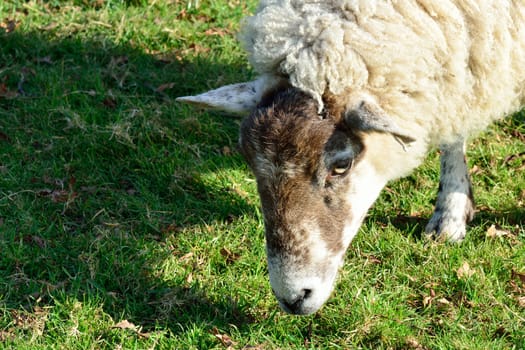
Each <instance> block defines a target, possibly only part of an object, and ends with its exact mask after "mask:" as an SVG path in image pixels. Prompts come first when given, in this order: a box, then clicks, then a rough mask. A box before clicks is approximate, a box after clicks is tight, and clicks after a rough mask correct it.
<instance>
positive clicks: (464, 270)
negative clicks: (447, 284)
mask: <svg viewBox="0 0 525 350" xmlns="http://www.w3.org/2000/svg"><path fill="white" fill-rule="evenodd" d="M475 273H476V271H475V270H473V269H472V268H471V267H470V265H469V263H468V262H466V261H464V262H463V265H461V267H460V268H459V269H458V270H457V271H456V275H457V276H458V278H459V279H460V280H461V279H468V278H470V277H472V275H474V274H475Z"/></svg>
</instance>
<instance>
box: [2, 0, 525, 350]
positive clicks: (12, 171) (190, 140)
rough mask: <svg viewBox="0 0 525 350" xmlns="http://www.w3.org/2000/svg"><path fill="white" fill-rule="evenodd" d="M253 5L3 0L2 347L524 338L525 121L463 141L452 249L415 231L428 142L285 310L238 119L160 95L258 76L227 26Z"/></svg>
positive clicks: (427, 176)
mask: <svg viewBox="0 0 525 350" xmlns="http://www.w3.org/2000/svg"><path fill="white" fill-rule="evenodd" d="M255 5H256V4H255V1H249V2H244V1H236V0H231V1H214V0H201V1H178V0H172V1H150V2H147V1H140V0H137V1H127V2H124V1H111V0H106V1H104V0H98V1H86V0H84V1H80V0H78V1H37V0H28V1H21V0H20V1H18V0H11V1H7V2H5V1H4V2H1V3H0V21H3V22H0V347H2V348H13V349H153V348H156V349H168V348H170V349H171V348H176V349H209V348H217V349H221V348H228V347H229V348H233V349H242V348H245V349H248V348H252V349H253V348H255V349H276V348H281V349H290V348H291V349H303V348H333V349H338V348H341V349H349V348H355V349H523V348H525V281H524V280H525V229H524V222H525V204H524V203H525V176H524V175H523V174H524V164H525V159H524V158H523V152H525V136H524V135H525V127H524V126H523V121H524V116H525V114H517V115H515V116H514V117H513V118H510V119H507V120H506V121H503V122H501V123H500V124H498V125H496V126H493V127H492V128H491V129H489V130H488V131H487V132H486V133H484V134H483V135H481V137H480V138H478V139H476V140H473V141H472V142H471V145H470V147H469V163H470V165H471V167H473V168H474V170H473V173H472V176H473V182H474V187H475V193H476V196H477V201H478V210H479V212H478V213H477V217H476V219H475V220H474V222H473V224H472V226H471V229H470V232H469V235H468V237H467V239H466V240H465V242H464V243H463V244H461V245H454V244H438V243H433V242H428V241H426V240H425V239H423V238H421V232H422V230H423V227H424V223H425V221H426V220H427V219H428V218H429V216H430V215H431V211H432V205H433V200H434V197H435V193H436V189H437V182H438V161H437V154H436V153H435V152H434V153H432V154H430V155H429V158H428V160H427V161H426V162H425V164H424V165H423V166H422V167H421V168H420V169H418V170H417V171H416V172H415V173H414V174H413V175H412V176H410V177H408V178H406V179H403V180H401V181H398V182H396V183H392V184H390V185H389V187H388V188H387V190H385V191H384V192H383V194H382V196H381V197H380V199H379V200H378V202H377V203H376V205H375V206H374V208H373V209H372V210H371V211H370V213H369V216H368V218H367V220H366V222H365V224H364V225H363V228H362V230H361V233H360V234H359V235H358V237H357V238H356V239H355V241H354V242H353V244H352V245H351V247H350V249H349V250H348V253H347V257H346V265H345V266H344V267H343V268H342V270H341V276H340V279H339V282H338V285H337V288H336V291H335V292H334V295H333V296H332V298H331V299H330V301H329V302H328V303H327V305H325V307H324V308H323V309H322V310H321V311H320V312H319V313H317V314H316V315H313V316H309V317H295V316H290V315H286V314H284V313H282V312H281V311H279V309H278V306H277V304H276V302H275V300H274V298H273V296H272V294H271V289H270V287H269V283H268V276H267V271H266V262H265V252H264V237H263V226H262V220H261V214H260V211H259V209H258V206H259V204H258V198H257V195H256V189H255V185H254V182H253V179H252V177H251V175H250V173H249V171H248V169H247V167H246V165H245V164H244V162H243V160H242V159H241V157H240V155H239V154H238V153H237V152H236V146H235V144H236V138H237V129H238V126H239V120H237V119H232V118H228V117H227V116H223V115H220V114H215V113H206V112H202V111H197V110H194V109H192V108H190V107H187V106H183V105H179V104H177V103H175V102H174V98H175V97H176V96H180V95H186V94H191V93H197V92H201V91H204V90H206V89H209V88H213V87H217V86H220V85H222V84H227V83H233V82H238V81H242V80H247V79H250V78H252V77H253V72H252V71H251V70H250V67H249V66H248V65H247V63H246V59H245V56H244V55H243V53H242V51H241V50H240V48H239V47H238V45H237V43H236V41H235V36H234V33H235V32H236V30H238V28H239V24H238V23H239V21H240V19H241V18H242V17H243V16H245V15H247V14H249V13H250V12H251V11H253V9H254V8H255ZM492 225H495V227H496V228H497V229H498V230H499V231H495V230H494V228H491V226H492Z"/></svg>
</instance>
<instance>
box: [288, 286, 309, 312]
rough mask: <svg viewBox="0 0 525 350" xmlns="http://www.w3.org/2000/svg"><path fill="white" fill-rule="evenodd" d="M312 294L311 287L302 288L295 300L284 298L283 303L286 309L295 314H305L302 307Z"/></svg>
mask: <svg viewBox="0 0 525 350" xmlns="http://www.w3.org/2000/svg"><path fill="white" fill-rule="evenodd" d="M311 295H312V290H311V289H303V290H301V292H300V293H299V295H298V296H297V297H296V298H295V299H294V300H291V301H288V300H282V301H281V303H282V306H283V309H284V311H286V312H288V313H291V314H294V315H299V314H303V313H304V312H303V311H302V307H303V304H304V301H305V300H306V299H308V298H309V297H310V296H311Z"/></svg>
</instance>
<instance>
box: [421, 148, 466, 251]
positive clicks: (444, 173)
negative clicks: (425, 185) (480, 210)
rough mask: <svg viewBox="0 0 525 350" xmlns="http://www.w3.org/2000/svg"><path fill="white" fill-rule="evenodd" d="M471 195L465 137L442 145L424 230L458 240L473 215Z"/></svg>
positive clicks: (439, 236) (440, 237) (453, 240)
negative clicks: (435, 189) (435, 191)
mask: <svg viewBox="0 0 525 350" xmlns="http://www.w3.org/2000/svg"><path fill="white" fill-rule="evenodd" d="M474 210H475V204H474V197H473V194H472V186H471V184H470V177H469V173H468V168H467V162H466V158H465V141H464V140H460V141H458V142H455V143H451V144H447V145H442V146H441V174H440V180H439V191H438V196H437V201H436V208H435V209H434V214H433V215H432V218H431V219H430V221H429V223H428V224H427V226H426V228H425V231H426V233H427V234H429V235H433V236H434V237H435V238H439V239H446V240H449V241H452V242H458V241H461V240H463V238H465V234H466V224H467V222H469V221H470V220H472V219H473V217H474Z"/></svg>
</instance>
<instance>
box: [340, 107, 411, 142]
mask: <svg viewBox="0 0 525 350" xmlns="http://www.w3.org/2000/svg"><path fill="white" fill-rule="evenodd" d="M344 123H345V124H346V125H347V126H348V127H349V128H350V129H357V130H361V131H377V132H384V133H390V134H392V135H393V136H394V137H395V138H396V139H397V140H398V141H399V142H400V143H401V144H402V145H405V144H409V143H412V142H414V141H416V139H415V138H414V137H412V136H410V135H408V133H407V132H406V131H404V130H402V129H401V128H400V127H399V126H398V125H397V124H396V123H395V122H394V121H393V120H392V119H391V118H390V117H389V116H388V115H387V114H386V112H385V111H383V110H382V109H381V107H379V106H378V105H377V104H375V103H371V102H369V101H361V103H359V105H358V106H357V107H355V108H350V109H348V110H347V111H346V112H345V115H344Z"/></svg>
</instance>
